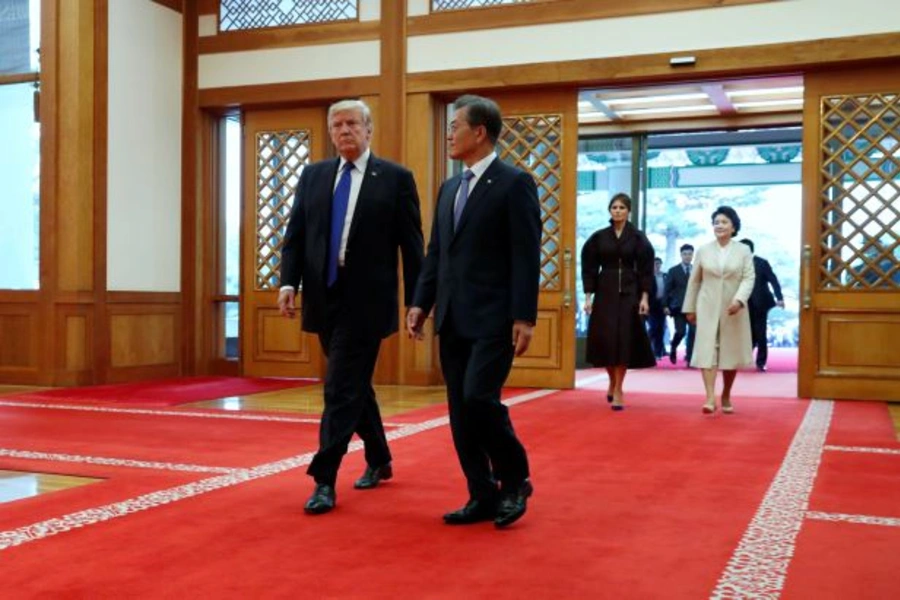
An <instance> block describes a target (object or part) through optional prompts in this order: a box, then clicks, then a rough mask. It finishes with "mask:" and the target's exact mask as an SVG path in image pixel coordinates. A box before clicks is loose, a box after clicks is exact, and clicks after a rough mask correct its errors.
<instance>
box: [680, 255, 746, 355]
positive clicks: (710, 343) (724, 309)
mask: <svg viewBox="0 0 900 600" xmlns="http://www.w3.org/2000/svg"><path fill="white" fill-rule="evenodd" d="M720 252H721V251H720V250H719V244H718V242H715V241H714V242H711V243H709V244H705V245H703V246H700V248H698V249H697V254H696V256H695V257H694V267H693V268H692V269H691V277H690V279H689V280H688V287H687V292H686V293H685V295H684V305H683V307H682V309H681V310H682V312H684V313H695V314H696V315H697V337H696V339H695V340H694V354H693V356H692V357H691V366H694V367H698V368H701V369H711V368H719V369H726V370H728V369H737V368H740V367H745V366H748V365H751V364H753V340H752V337H751V335H750V315H749V312H748V311H747V308H746V306H747V299H748V298H749V297H750V293H751V292H752V291H753V281H754V279H755V278H756V275H755V271H754V269H753V253H752V252H750V249H749V248H748V247H747V246H745V245H744V244H741V243H738V242H735V241H733V240H732V241H731V242H730V243H729V244H728V251H727V254H726V256H725V261H724V263H722V262H721V256H720ZM735 299H737V300H740V301H741V302H743V304H744V307H745V308H743V309H742V310H741V311H739V312H738V313H737V314H735V315H729V314H728V305H729V304H731V302H732V300H735Z"/></svg>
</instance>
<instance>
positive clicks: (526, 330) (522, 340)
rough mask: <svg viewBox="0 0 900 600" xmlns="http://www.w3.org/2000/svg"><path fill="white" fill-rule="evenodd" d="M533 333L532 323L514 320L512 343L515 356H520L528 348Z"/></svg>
mask: <svg viewBox="0 0 900 600" xmlns="http://www.w3.org/2000/svg"><path fill="white" fill-rule="evenodd" d="M533 335H534V325H532V324H531V323H529V322H527V321H516V322H515V323H513V330H512V343H513V346H515V347H516V356H522V355H523V354H525V351H526V350H528V344H530V343H531V336H533Z"/></svg>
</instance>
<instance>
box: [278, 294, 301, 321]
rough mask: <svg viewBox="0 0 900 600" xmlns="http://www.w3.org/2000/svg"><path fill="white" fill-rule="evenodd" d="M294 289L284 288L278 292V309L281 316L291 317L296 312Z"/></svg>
mask: <svg viewBox="0 0 900 600" xmlns="http://www.w3.org/2000/svg"><path fill="white" fill-rule="evenodd" d="M294 295H295V294H294V290H293V289H292V288H291V289H289V288H284V289H283V290H281V291H280V292H278V310H279V311H280V312H281V316H282V317H287V318H289V319H293V318H294V315H296V314H297V308H296V307H295V306H294Z"/></svg>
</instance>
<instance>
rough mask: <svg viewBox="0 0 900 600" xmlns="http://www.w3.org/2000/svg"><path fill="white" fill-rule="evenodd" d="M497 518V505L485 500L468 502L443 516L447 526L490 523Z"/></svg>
mask: <svg viewBox="0 0 900 600" xmlns="http://www.w3.org/2000/svg"><path fill="white" fill-rule="evenodd" d="M496 516H497V503H496V502H489V501H487V500H474V499H473V500H469V501H468V502H466V505H465V506H463V507H462V508H460V509H459V510H454V511H453V512H449V513H447V514H446V515H444V523H446V524H447V525H471V524H472V523H480V522H482V521H491V520H493V519H494V518H495V517H496Z"/></svg>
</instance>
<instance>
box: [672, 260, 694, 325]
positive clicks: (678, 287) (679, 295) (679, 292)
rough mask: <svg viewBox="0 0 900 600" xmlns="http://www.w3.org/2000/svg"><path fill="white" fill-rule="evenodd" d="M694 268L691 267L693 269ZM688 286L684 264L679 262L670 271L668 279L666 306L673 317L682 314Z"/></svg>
mask: <svg viewBox="0 0 900 600" xmlns="http://www.w3.org/2000/svg"><path fill="white" fill-rule="evenodd" d="M693 268H694V267H693V266H691V269H693ZM687 284H688V276H687V275H685V273H684V265H683V264H682V263H680V262H679V263H678V264H677V265H675V266H674V267H672V268H671V269H669V273H668V277H667V278H666V306H667V307H668V308H669V312H670V313H671V314H673V315H674V314H677V313H680V312H681V305H682V304H684V293H685V292H686V291H687Z"/></svg>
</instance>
